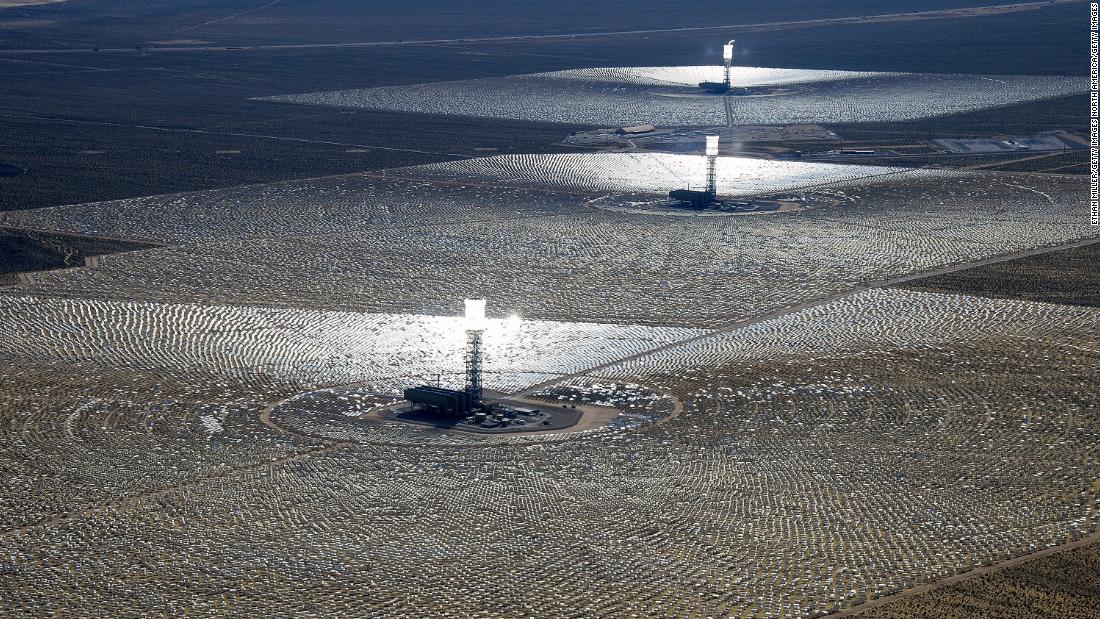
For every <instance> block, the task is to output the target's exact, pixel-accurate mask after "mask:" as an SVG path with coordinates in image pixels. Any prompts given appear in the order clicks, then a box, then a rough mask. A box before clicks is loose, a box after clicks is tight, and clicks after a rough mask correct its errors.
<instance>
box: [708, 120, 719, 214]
mask: <svg viewBox="0 0 1100 619" xmlns="http://www.w3.org/2000/svg"><path fill="white" fill-rule="evenodd" d="M717 168H718V136H716V135H708V136H707V193H708V194H710V197H711V199H712V200H713V199H714V196H716V195H718V173H717Z"/></svg>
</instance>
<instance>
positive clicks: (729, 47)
mask: <svg viewBox="0 0 1100 619" xmlns="http://www.w3.org/2000/svg"><path fill="white" fill-rule="evenodd" d="M722 60H723V61H724V62H725V64H726V73H725V76H724V78H723V79H722V81H723V82H725V84H726V88H729V87H730V67H731V66H733V39H730V42H729V43H726V44H725V45H723V46H722Z"/></svg>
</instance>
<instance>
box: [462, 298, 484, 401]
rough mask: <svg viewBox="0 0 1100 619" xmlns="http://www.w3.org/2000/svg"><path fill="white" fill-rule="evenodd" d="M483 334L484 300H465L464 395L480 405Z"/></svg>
mask: <svg viewBox="0 0 1100 619" xmlns="http://www.w3.org/2000/svg"><path fill="white" fill-rule="evenodd" d="M484 333H485V299H466V393H468V394H470V399H471V400H473V402H472V403H473V405H474V406H475V407H476V406H480V405H481V397H482V382H481V366H482V362H483V357H482V352H481V336H482V335H483V334H484Z"/></svg>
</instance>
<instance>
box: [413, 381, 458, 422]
mask: <svg viewBox="0 0 1100 619" xmlns="http://www.w3.org/2000/svg"><path fill="white" fill-rule="evenodd" d="M405 399H406V400H408V401H409V402H412V403H413V404H415V405H417V406H419V407H421V408H422V409H423V410H425V411H427V412H430V413H433V414H436V415H439V416H441V417H455V418H462V417H468V416H469V415H470V414H471V413H473V411H474V400H473V398H472V397H471V396H470V394H469V393H467V392H466V391H458V390H456V389H444V388H442V387H432V386H430V385H421V386H419V387H410V388H408V389H406V390H405Z"/></svg>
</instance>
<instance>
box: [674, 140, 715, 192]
mask: <svg viewBox="0 0 1100 619" xmlns="http://www.w3.org/2000/svg"><path fill="white" fill-rule="evenodd" d="M706 155H707V186H706V189H705V190H703V191H699V190H696V189H675V190H673V191H670V192H668V197H669V199H670V200H673V201H675V202H676V203H677V204H676V205H677V206H684V207H691V208H706V207H708V206H711V205H713V204H715V202H716V201H717V196H718V136H716V135H708V136H707V146H706Z"/></svg>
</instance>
